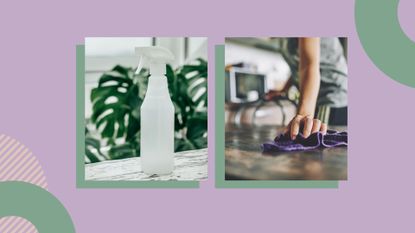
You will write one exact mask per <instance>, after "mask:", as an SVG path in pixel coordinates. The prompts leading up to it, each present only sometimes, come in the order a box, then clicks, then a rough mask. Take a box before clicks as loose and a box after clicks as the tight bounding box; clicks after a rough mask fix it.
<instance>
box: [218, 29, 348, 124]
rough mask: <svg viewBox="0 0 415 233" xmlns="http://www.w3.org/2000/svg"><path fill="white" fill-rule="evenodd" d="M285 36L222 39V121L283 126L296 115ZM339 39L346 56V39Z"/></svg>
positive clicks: (294, 84) (293, 84)
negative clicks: (223, 99)
mask: <svg viewBox="0 0 415 233" xmlns="http://www.w3.org/2000/svg"><path fill="white" fill-rule="evenodd" d="M287 39H288V38H277V37H241V38H238V37H230V38H226V39H225V65H226V70H225V72H226V73H225V74H226V75H225V78H226V80H225V99H226V104H225V123H227V124H235V125H252V126H263V125H278V126H285V125H287V124H288V123H289V121H290V120H291V119H292V118H293V117H294V116H295V114H296V111H297V104H298V98H299V90H298V85H297V84H296V83H293V82H292V79H291V77H292V74H293V72H292V68H291V67H290V65H289V63H288V62H287V61H288V59H289V58H288V57H287V56H286V53H285V50H286V48H287ZM338 39H339V41H340V43H341V45H342V46H343V50H344V55H345V56H346V59H347V53H346V52H347V39H346V38H338ZM294 72H295V71H294Z"/></svg>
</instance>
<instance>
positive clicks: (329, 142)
mask: <svg viewBox="0 0 415 233" xmlns="http://www.w3.org/2000/svg"><path fill="white" fill-rule="evenodd" d="M338 146H347V132H337V131H334V130H328V131H327V133H326V134H325V135H323V134H322V133H321V132H317V133H313V134H311V135H310V136H309V137H308V138H304V136H303V135H302V134H299V135H297V137H296V138H295V139H294V140H291V138H290V136H289V135H288V134H281V135H279V136H277V137H276V138H275V139H274V141H271V142H266V143H264V144H262V146H261V147H262V152H279V151H280V152H281V151H306V150H314V149H319V148H330V147H338Z"/></svg>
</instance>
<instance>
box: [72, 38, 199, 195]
mask: <svg viewBox="0 0 415 233" xmlns="http://www.w3.org/2000/svg"><path fill="white" fill-rule="evenodd" d="M84 108H85V45H77V46H76V186H77V188H199V182H198V181H91V180H85V158H84V153H85V119H84V117H85V109H84Z"/></svg>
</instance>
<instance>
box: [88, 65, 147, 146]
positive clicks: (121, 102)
mask: <svg viewBox="0 0 415 233" xmlns="http://www.w3.org/2000/svg"><path fill="white" fill-rule="evenodd" d="M138 88H139V87H138V84H137V83H136V82H135V81H134V73H133V70H132V69H129V68H124V67H122V66H116V67H114V68H113V69H112V70H111V71H110V72H107V73H105V74H104V75H102V76H101V78H100V80H99V82H98V87H96V88H94V89H93V90H92V92H91V101H92V106H93V107H92V108H93V114H92V116H91V120H92V122H93V123H95V124H96V128H97V129H99V130H100V132H101V136H102V138H107V139H108V142H109V144H114V140H115V139H116V138H123V137H125V138H126V140H127V141H129V140H131V139H133V138H134V136H135V135H136V133H137V131H139V129H140V111H139V108H140V106H141V103H142V100H141V99H140V98H139V93H138Z"/></svg>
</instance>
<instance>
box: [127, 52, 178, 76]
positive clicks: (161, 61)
mask: <svg viewBox="0 0 415 233" xmlns="http://www.w3.org/2000/svg"><path fill="white" fill-rule="evenodd" d="M135 53H136V54H137V55H139V56H140V59H139V62H138V67H137V70H136V72H135V73H136V74H138V73H140V71H141V69H142V68H143V63H144V62H145V61H148V62H149V63H150V74H158V75H164V74H166V64H167V63H168V62H172V61H173V60H174V56H173V54H172V53H171V52H170V51H169V50H167V49H165V48H163V47H159V46H148V47H136V48H135Z"/></svg>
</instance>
